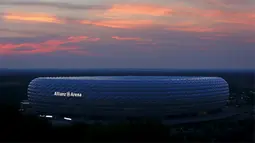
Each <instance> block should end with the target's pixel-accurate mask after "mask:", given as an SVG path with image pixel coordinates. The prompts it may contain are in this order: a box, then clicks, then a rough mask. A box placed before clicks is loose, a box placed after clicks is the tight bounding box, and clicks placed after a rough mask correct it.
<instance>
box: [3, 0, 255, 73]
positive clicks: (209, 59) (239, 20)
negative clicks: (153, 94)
mask: <svg viewBox="0 0 255 143" xmlns="http://www.w3.org/2000/svg"><path fill="white" fill-rule="evenodd" d="M254 55H255V0H0V68H172V69H255V62H254Z"/></svg>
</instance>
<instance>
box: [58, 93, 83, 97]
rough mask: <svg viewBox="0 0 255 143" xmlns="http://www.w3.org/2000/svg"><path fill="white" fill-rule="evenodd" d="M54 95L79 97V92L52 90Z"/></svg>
mask: <svg viewBox="0 0 255 143" xmlns="http://www.w3.org/2000/svg"><path fill="white" fill-rule="evenodd" d="M54 95H55V96H66V97H81V96H82V94H81V93H74V92H54Z"/></svg>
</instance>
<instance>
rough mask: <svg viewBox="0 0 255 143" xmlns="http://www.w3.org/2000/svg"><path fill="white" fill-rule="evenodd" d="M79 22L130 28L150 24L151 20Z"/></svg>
mask: <svg viewBox="0 0 255 143" xmlns="http://www.w3.org/2000/svg"><path fill="white" fill-rule="evenodd" d="M80 24H86V25H95V26H100V27H110V28H123V29H130V28H136V27H141V26H148V25H152V24H153V22H152V21H150V20H103V21H88V20H83V21H81V22H80Z"/></svg>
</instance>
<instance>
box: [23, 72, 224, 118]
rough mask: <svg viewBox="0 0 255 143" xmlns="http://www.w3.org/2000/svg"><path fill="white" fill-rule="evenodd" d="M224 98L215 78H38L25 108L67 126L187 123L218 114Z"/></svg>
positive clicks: (29, 90)
mask: <svg viewBox="0 0 255 143" xmlns="http://www.w3.org/2000/svg"><path fill="white" fill-rule="evenodd" d="M228 97H229V88H228V84H227V82H226V81H225V80H224V79H222V78H219V77H171V76H97V77H41V78H36V79H34V80H32V81H31V82H30V84H29V87H28V102H27V103H26V104H29V108H28V109H26V110H29V112H31V113H33V114H36V115H38V116H41V117H49V118H52V119H56V120H62V119H65V120H70V121H71V120H72V122H74V121H85V120H108V119H109V120H113V119H117V120H120V119H138V118H153V119H165V120H179V119H182V118H183V119H185V120H186V121H188V120H187V119H192V120H199V119H202V116H203V117H204V116H205V114H207V115H209V114H216V113H217V114H218V112H220V111H221V109H222V108H224V107H225V106H226V103H227V100H228ZM26 104H24V103H23V106H24V105H26ZM194 117H196V118H194ZM208 117H209V116H208Z"/></svg>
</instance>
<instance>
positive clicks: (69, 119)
mask: <svg viewBox="0 0 255 143" xmlns="http://www.w3.org/2000/svg"><path fill="white" fill-rule="evenodd" d="M64 119H65V120H68V121H71V120H72V119H71V118H67V117H64Z"/></svg>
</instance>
